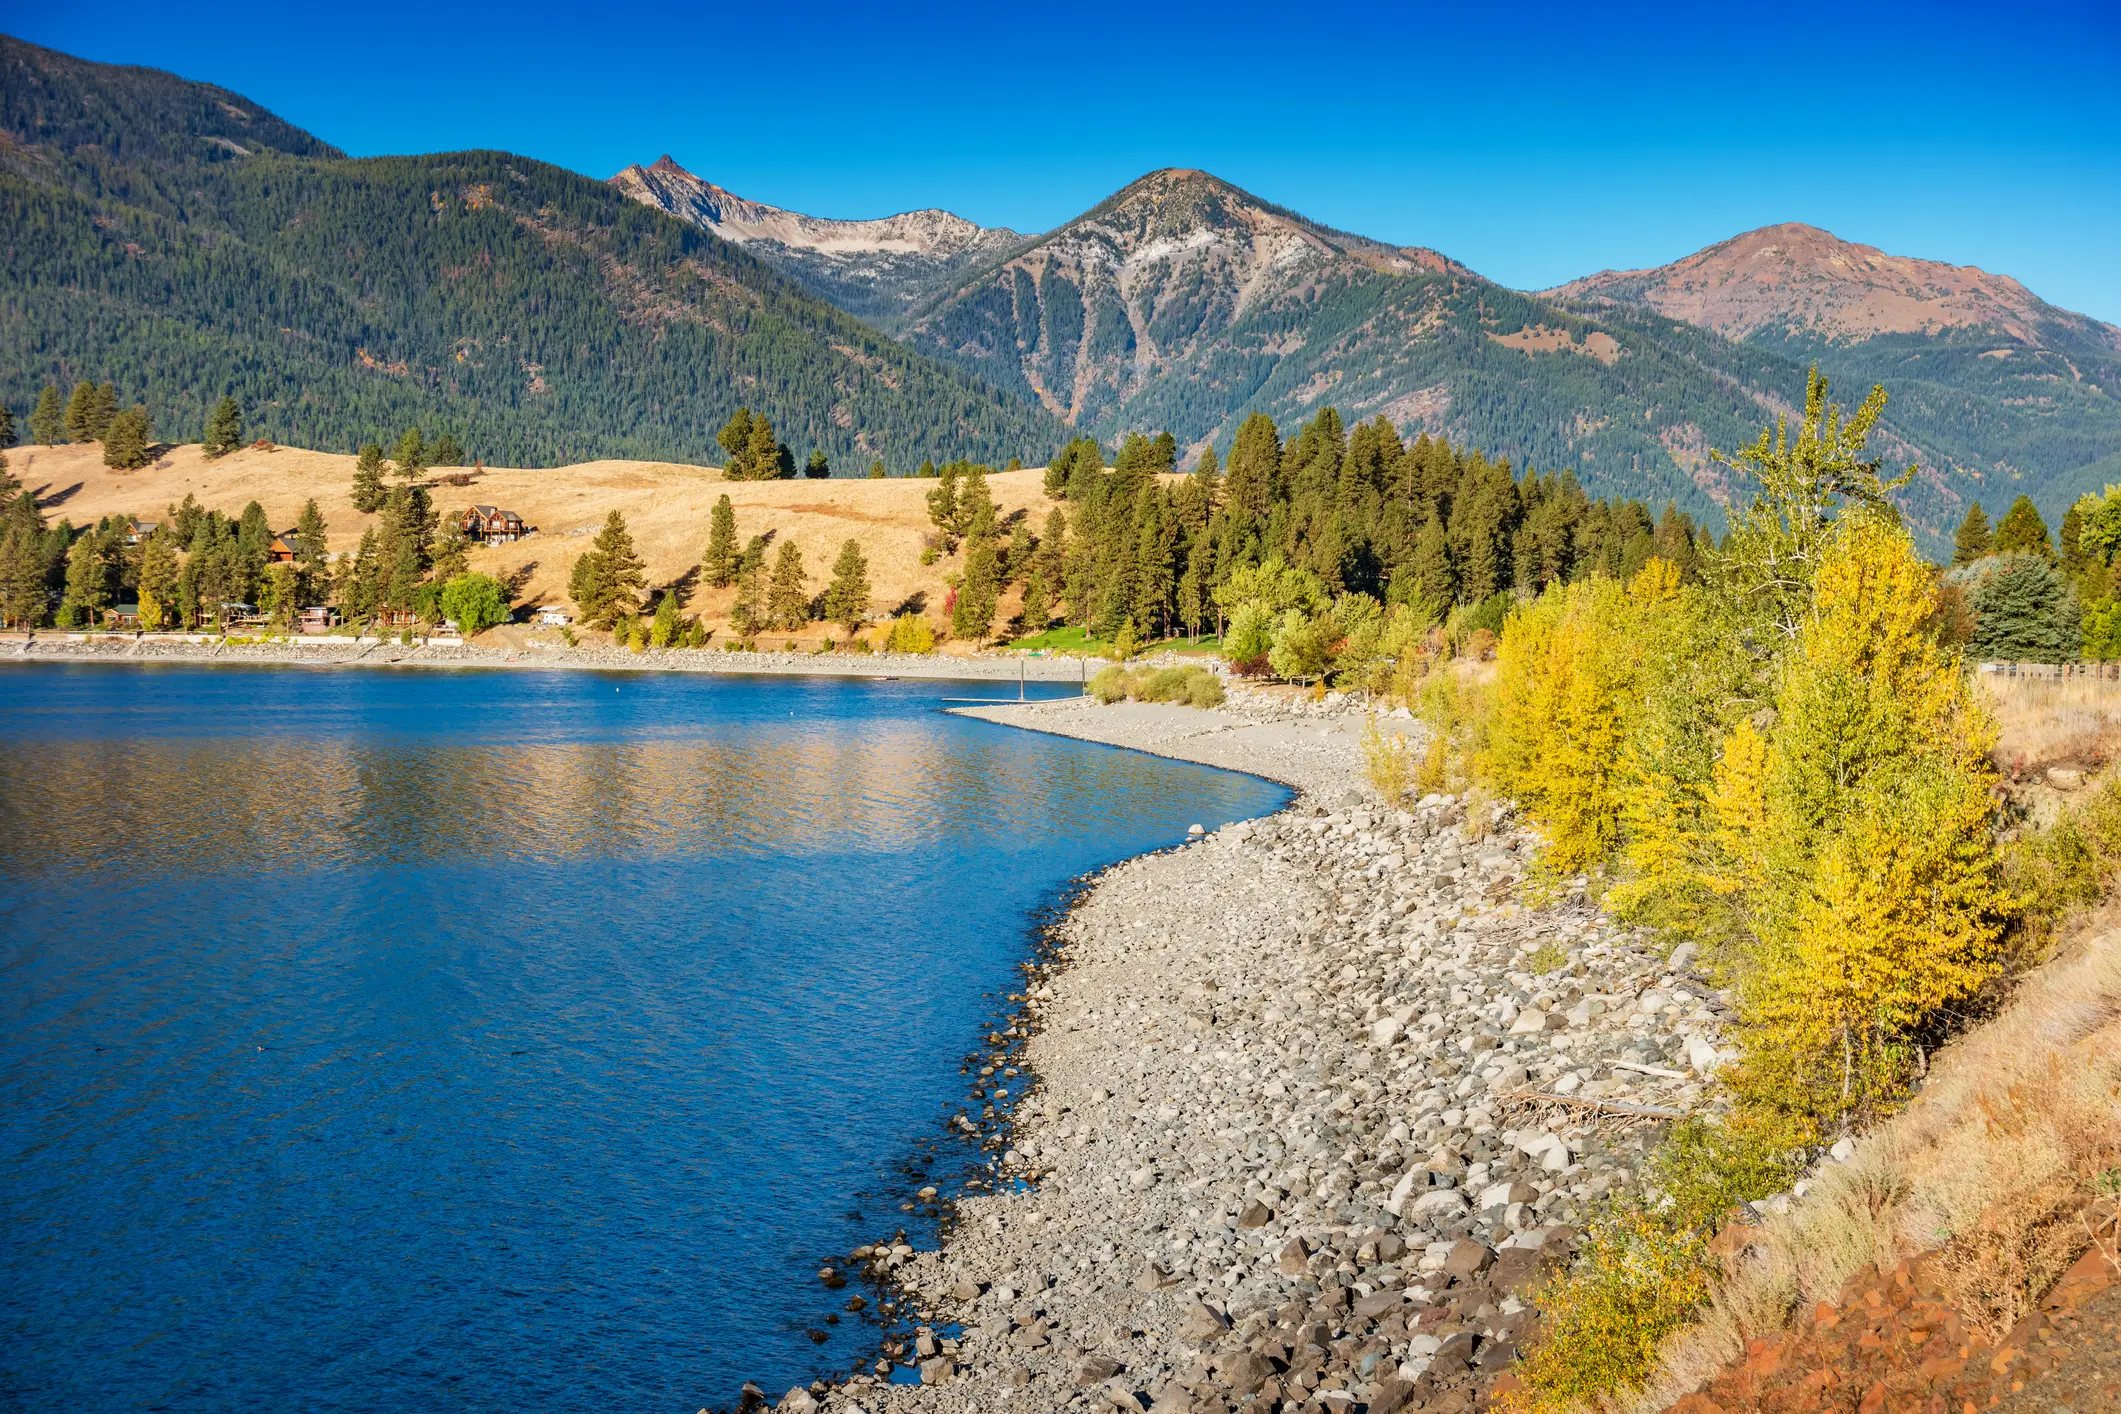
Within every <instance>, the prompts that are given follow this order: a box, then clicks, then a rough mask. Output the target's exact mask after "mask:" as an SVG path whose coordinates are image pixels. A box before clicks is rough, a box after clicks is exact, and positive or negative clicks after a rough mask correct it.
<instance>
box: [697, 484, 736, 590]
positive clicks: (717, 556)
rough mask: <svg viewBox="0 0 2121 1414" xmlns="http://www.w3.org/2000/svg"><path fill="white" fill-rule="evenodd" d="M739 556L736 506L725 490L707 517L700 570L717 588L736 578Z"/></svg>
mask: <svg viewBox="0 0 2121 1414" xmlns="http://www.w3.org/2000/svg"><path fill="white" fill-rule="evenodd" d="M736 556H737V551H736V507H735V506H733V505H731V504H730V501H729V496H728V493H726V492H725V493H723V494H722V495H721V496H720V497H719V498H717V499H716V501H715V503H714V514H713V515H711V516H710V517H709V518H708V523H707V552H706V553H705V554H704V555H702V556H701V557H700V573H701V574H702V575H704V576H705V577H706V580H707V582H708V583H709V584H711V585H713V586H714V587H715V588H716V589H720V588H723V587H724V586H726V585H727V584H728V583H729V581H730V580H732V579H734V578H736Z"/></svg>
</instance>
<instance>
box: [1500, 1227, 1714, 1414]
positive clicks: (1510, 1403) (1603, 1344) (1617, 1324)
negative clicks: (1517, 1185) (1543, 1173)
mask: <svg viewBox="0 0 2121 1414" xmlns="http://www.w3.org/2000/svg"><path fill="white" fill-rule="evenodd" d="M1710 1272H1711V1258H1710V1256H1709V1252H1708V1245H1707V1241H1706V1239H1705V1237H1704V1236H1703V1235H1702V1234H1700V1233H1697V1232H1693V1231H1688V1230H1684V1229H1674V1228H1673V1227H1671V1226H1670V1225H1668V1224H1666V1223H1664V1222H1660V1221H1659V1220H1658V1219H1657V1218H1656V1217H1655V1216H1654V1215H1653V1214H1650V1213H1647V1212H1643V1211H1641V1210H1639V1209H1624V1210H1622V1211H1620V1212H1618V1213H1615V1214H1614V1215H1612V1216H1611V1217H1609V1218H1607V1219H1606V1220H1605V1221H1603V1222H1601V1223H1599V1224H1598V1225H1597V1226H1595V1227H1594V1228H1592V1230H1591V1231H1590V1233H1589V1235H1588V1240H1587V1242H1586V1244H1585V1248H1584V1253H1583V1256H1582V1258H1581V1259H1580V1261H1579V1262H1578V1265H1577V1267H1576V1270H1575V1271H1573V1272H1571V1273H1570V1274H1569V1275H1568V1276H1567V1277H1564V1278H1563V1279H1561V1280H1560V1281H1558V1282H1555V1283H1553V1284H1551V1285H1549V1286H1548V1287H1547V1288H1545V1289H1544V1290H1543V1291H1541V1292H1540V1293H1539V1298H1538V1301H1539V1308H1540V1314H1541V1318H1542V1319H1541V1322H1540V1339H1539V1342H1538V1343H1537V1344H1536V1345H1534V1346H1533V1347H1532V1348H1531V1349H1530V1350H1528V1351H1526V1352H1525V1355H1524V1358H1523V1359H1521V1360H1520V1361H1518V1363H1517V1367H1516V1374H1517V1377H1518V1378H1519V1379H1520V1380H1521V1381H1523V1384H1522V1386H1521V1387H1520V1388H1519V1389H1517V1390H1514V1391H1512V1392H1510V1393H1509V1394H1507V1395H1505V1396H1503V1398H1502V1399H1501V1400H1498V1401H1497V1403H1496V1407H1497V1408H1498V1409H1502V1410H1507V1411H1510V1414H1563V1411H1574V1410H1580V1409H1582V1408H1583V1407H1584V1406H1585V1405H1586V1403H1587V1402H1588V1401H1590V1400H1591V1399H1592V1398H1593V1397H1594V1396H1597V1395H1601V1394H1606V1393H1610V1392H1612V1391H1615V1390H1620V1389H1627V1388H1631V1387H1633V1386H1635V1385H1639V1384H1640V1383H1641V1382H1642V1380H1643V1378H1644V1377H1645V1376H1647V1375H1648V1374H1649V1372H1650V1370H1651V1368H1652V1366H1653V1364H1654V1363H1655V1360H1656V1356H1657V1348H1658V1346H1659V1345H1661V1344H1662V1343H1663V1342H1664V1339H1665V1337H1666V1336H1668V1335H1670V1334H1671V1333H1672V1332H1673V1331H1675V1330H1677V1329H1679V1327H1680V1326H1682V1325H1684V1324H1685V1323H1686V1321H1687V1319H1688V1318H1689V1317H1690V1316H1692V1315H1693V1314H1694V1312H1695V1311H1696V1310H1698V1309H1699V1308H1700V1306H1701V1304H1702V1303H1703V1302H1704V1301H1706V1300H1707V1299H1708V1297H1709V1293H1710Z"/></svg>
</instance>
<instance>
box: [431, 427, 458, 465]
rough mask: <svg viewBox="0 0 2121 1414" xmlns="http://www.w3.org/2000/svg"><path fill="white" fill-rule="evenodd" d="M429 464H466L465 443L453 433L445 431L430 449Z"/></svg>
mask: <svg viewBox="0 0 2121 1414" xmlns="http://www.w3.org/2000/svg"><path fill="white" fill-rule="evenodd" d="M427 464H428V465H429V466H462V465H464V444H463V443H461V442H459V441H457V439H456V436H455V435H454V434H453V433H449V432H444V433H443V434H442V435H441V436H440V437H437V438H436V439H435V444H434V446H433V447H432V448H430V449H429V451H428V453H427Z"/></svg>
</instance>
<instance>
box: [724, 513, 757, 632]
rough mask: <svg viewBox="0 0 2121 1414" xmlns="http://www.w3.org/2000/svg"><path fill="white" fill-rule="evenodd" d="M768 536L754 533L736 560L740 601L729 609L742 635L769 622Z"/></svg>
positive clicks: (731, 623)
mask: <svg viewBox="0 0 2121 1414" xmlns="http://www.w3.org/2000/svg"><path fill="white" fill-rule="evenodd" d="M765 580H766V537H765V536H763V535H754V536H752V537H751V539H750V541H749V542H747V543H746V544H745V546H744V553H743V554H742V555H740V556H738V557H737V562H736V602H735V603H734V604H732V605H731V606H730V609H729V623H730V626H731V627H732V628H734V629H735V630H736V632H737V634H738V635H739V636H740V637H744V638H748V637H750V636H751V635H752V634H754V633H756V632H758V631H759V629H761V628H762V627H764V626H765V615H766V602H765V601H766V587H765Z"/></svg>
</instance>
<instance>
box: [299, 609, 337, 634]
mask: <svg viewBox="0 0 2121 1414" xmlns="http://www.w3.org/2000/svg"><path fill="white" fill-rule="evenodd" d="M296 626H297V627H298V628H300V629H301V630H302V632H304V633H324V632H326V631H328V630H330V629H334V628H337V627H338V626H339V611H338V610H337V609H334V608H332V607H331V606H330V605H329V604H312V605H310V606H309V607H308V608H306V609H304V610H303V611H302V617H301V618H300V620H299V621H298V622H297V624H296Z"/></svg>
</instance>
